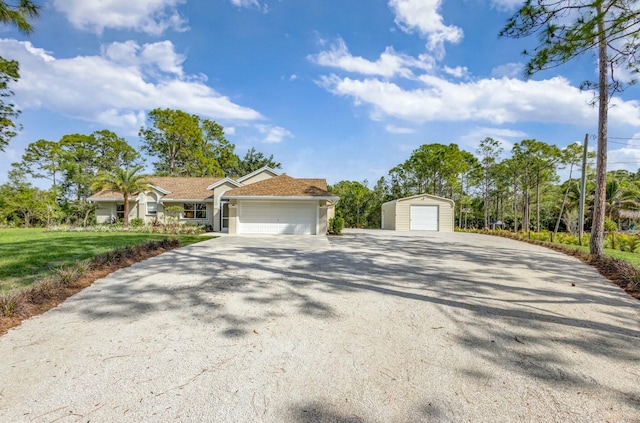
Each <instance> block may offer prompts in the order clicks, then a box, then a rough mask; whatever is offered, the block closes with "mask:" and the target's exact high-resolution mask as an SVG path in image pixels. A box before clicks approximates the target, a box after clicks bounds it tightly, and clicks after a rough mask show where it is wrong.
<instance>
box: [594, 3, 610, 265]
mask: <svg viewBox="0 0 640 423" xmlns="http://www.w3.org/2000/svg"><path fill="white" fill-rule="evenodd" d="M596 10H597V13H598V15H599V17H598V32H599V35H598V53H599V54H598V56H599V57H598V59H599V63H598V76H599V80H598V85H599V87H598V88H599V95H600V97H599V98H598V150H597V152H598V153H597V162H596V194H595V198H594V201H593V222H592V225H591V240H590V242H589V251H590V253H591V255H592V256H595V257H602V256H604V216H605V199H606V188H607V114H608V107H609V86H608V84H607V83H608V81H609V72H608V68H607V40H606V34H605V31H604V16H603V15H602V4H600V3H598V2H597V3H596Z"/></svg>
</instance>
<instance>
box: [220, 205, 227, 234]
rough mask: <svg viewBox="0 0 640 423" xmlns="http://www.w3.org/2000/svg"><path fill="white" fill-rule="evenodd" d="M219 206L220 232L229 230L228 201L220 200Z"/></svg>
mask: <svg viewBox="0 0 640 423" xmlns="http://www.w3.org/2000/svg"><path fill="white" fill-rule="evenodd" d="M221 206H222V207H220V232H229V203H228V202H222V203H221Z"/></svg>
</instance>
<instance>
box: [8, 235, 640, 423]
mask: <svg viewBox="0 0 640 423" xmlns="http://www.w3.org/2000/svg"><path fill="white" fill-rule="evenodd" d="M572 284H575V286H572ZM0 421H2V422H54V421H56V422H73V421H81V422H87V421H92V422H165V421H180V422H261V421H264V422H296V423H306V422H339V423H345V422H417V421H456V422H460V421H473V422H478V421H491V422H501V421H502V422H515V421H522V422H531V421H540V422H544V421H557V422H590V421H593V422H604V421H616V422H638V421H640V302H638V301H637V300H634V299H632V298H630V297H628V296H626V295H625V294H624V293H623V292H622V291H621V290H620V289H619V288H617V287H616V286H614V285H612V284H610V283H609V282H607V281H606V280H604V279H603V278H602V277H600V276H599V275H598V274H597V273H596V272H595V271H594V270H593V269H591V268H590V267H588V266H586V265H584V264H582V263H580V262H578V261H577V260H575V259H573V258H570V257H566V256H563V255H561V254H558V253H555V252H553V251H550V250H546V249H544V248H540V247H535V246H531V245H527V244H524V243H519V242H516V241H511V240H506V239H500V238H492V237H488V236H482V235H474V234H457V233H454V234H426V233H425V234H397V233H393V232H385V231H351V232H348V233H347V234H346V235H345V236H342V237H330V238H323V237H231V236H229V237H222V238H218V239H214V240H210V241H206V242H203V243H200V244H195V245H191V246H188V247H185V248H181V249H177V250H174V251H171V252H169V253H166V254H163V255H161V256H158V257H155V258H152V259H150V260H147V261H144V262H142V263H138V264H136V265H134V266H132V267H130V268H127V269H123V270H120V271H118V272H115V273H113V274H111V275H110V276H108V277H106V278H104V279H101V280H99V281H96V283H95V284H94V285H92V286H91V287H90V288H88V289H86V290H85V291H83V292H81V293H80V294H78V295H76V296H74V297H72V298H70V299H69V300H67V301H66V302H65V303H63V304H62V305H60V306H58V307H57V308H55V309H53V310H51V311H50V312H48V313H45V314H44V315H41V316H38V317H36V318H33V319H30V320H28V321H26V322H24V323H23V324H22V326H20V327H18V328H16V329H13V330H11V331H10V332H9V333H8V334H6V335H5V336H2V337H0Z"/></svg>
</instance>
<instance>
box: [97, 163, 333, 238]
mask: <svg viewBox="0 0 640 423" xmlns="http://www.w3.org/2000/svg"><path fill="white" fill-rule="evenodd" d="M147 179H148V181H149V182H150V187H149V189H148V190H147V191H145V192H140V193H138V194H136V195H134V196H132V197H131V198H130V204H129V209H130V210H129V219H132V218H136V217H138V218H142V219H144V221H145V222H147V223H150V222H153V221H155V220H158V221H161V222H163V221H165V222H166V221H168V220H169V219H170V218H171V216H170V213H169V214H167V209H168V208H170V207H172V206H173V207H176V208H177V209H179V210H180V214H179V216H177V217H176V218H177V219H178V220H179V221H180V222H181V223H186V222H190V223H196V224H203V225H210V226H211V227H212V228H213V230H214V231H215V232H228V233H230V234H309V235H324V234H326V232H327V224H328V221H329V219H330V218H332V217H333V216H334V214H335V204H336V202H337V201H338V197H337V196H335V195H333V194H331V193H330V192H328V191H327V182H326V180H324V179H302V178H292V177H290V176H288V175H285V174H280V173H278V172H276V171H275V170H273V169H271V168H269V167H263V168H261V169H258V170H256V171H255V172H252V173H250V174H249V175H246V176H243V177H241V178H238V179H236V180H234V179H231V178H185V177H159V176H151V177H149V178H147ZM123 200H124V199H123V196H122V194H120V193H118V192H116V191H112V190H103V191H100V192H98V193H96V194H95V195H93V196H91V197H89V201H92V202H95V203H96V204H97V205H98V208H97V211H96V216H97V220H98V223H108V222H111V221H114V220H118V219H121V218H122V217H123V216H124V201H123ZM169 211H171V209H169Z"/></svg>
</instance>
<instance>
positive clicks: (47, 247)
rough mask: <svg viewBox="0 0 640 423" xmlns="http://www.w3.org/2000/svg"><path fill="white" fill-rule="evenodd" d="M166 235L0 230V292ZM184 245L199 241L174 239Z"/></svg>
mask: <svg viewBox="0 0 640 423" xmlns="http://www.w3.org/2000/svg"><path fill="white" fill-rule="evenodd" d="M165 237H167V235H160V234H137V233H127V232H112V233H100V232H45V231H44V229H0V292H1V291H6V290H9V289H13V288H19V287H22V286H27V285H30V284H31V283H33V282H34V281H35V280H36V279H38V278H41V277H43V276H45V275H46V274H48V273H50V272H51V271H52V270H53V269H54V268H56V267H60V266H68V265H71V264H73V263H75V262H77V261H78V260H84V259H89V258H91V257H94V256H96V255H98V254H100V253H104V252H106V251H109V250H113V249H114V248H118V247H124V246H126V245H138V244H142V243H143V242H145V241H148V240H152V239H162V238H165ZM177 237H178V238H179V239H180V240H181V243H182V244H183V245H186V244H190V243H193V242H200V241H202V240H203V238H202V237H198V236H177Z"/></svg>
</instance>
